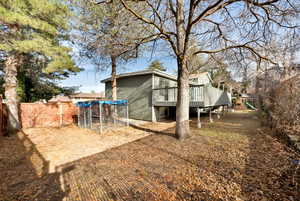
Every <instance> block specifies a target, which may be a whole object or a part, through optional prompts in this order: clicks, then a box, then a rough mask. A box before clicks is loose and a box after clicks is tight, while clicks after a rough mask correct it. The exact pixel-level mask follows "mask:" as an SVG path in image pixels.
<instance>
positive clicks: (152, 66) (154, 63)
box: [148, 60, 167, 71]
mask: <svg viewBox="0 0 300 201" xmlns="http://www.w3.org/2000/svg"><path fill="white" fill-rule="evenodd" d="M148 69H149V70H160V71H166V70H167V69H166V68H165V67H164V66H163V64H162V63H161V62H160V61H159V60H154V61H152V62H151V64H150V65H149V66H148Z"/></svg>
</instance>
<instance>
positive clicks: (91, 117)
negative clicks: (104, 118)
mask: <svg viewBox="0 0 300 201" xmlns="http://www.w3.org/2000/svg"><path fill="white" fill-rule="evenodd" d="M92 113H93V112H92V104H91V105H90V128H91V129H92V127H93V114H92Z"/></svg>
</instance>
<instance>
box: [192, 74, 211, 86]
mask: <svg viewBox="0 0 300 201" xmlns="http://www.w3.org/2000/svg"><path fill="white" fill-rule="evenodd" d="M190 81H192V82H193V83H197V84H203V85H207V84H212V79H211V77H210V74H209V73H208V72H203V73H195V74H191V75H190Z"/></svg>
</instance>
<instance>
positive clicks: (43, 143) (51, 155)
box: [23, 123, 174, 173]
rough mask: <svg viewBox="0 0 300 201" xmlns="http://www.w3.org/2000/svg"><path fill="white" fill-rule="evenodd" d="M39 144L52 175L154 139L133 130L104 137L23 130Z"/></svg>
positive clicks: (88, 132)
mask: <svg viewBox="0 0 300 201" xmlns="http://www.w3.org/2000/svg"><path fill="white" fill-rule="evenodd" d="M152 125H153V124H152V123H147V124H143V125H140V126H139V128H147V127H148V128H149V127H152ZM173 126H174V123H156V124H155V127H156V130H157V131H161V130H164V129H167V128H169V127H173ZM23 131H24V133H25V135H26V136H27V137H28V138H29V140H31V142H32V143H33V144H35V146H36V149H37V150H38V151H39V152H40V153H41V155H42V156H43V157H44V159H45V160H46V161H48V162H49V173H53V172H55V171H56V168H57V167H59V166H60V165H63V164H66V163H68V162H71V161H76V160H78V159H80V158H83V157H87V156H90V155H93V154H96V153H99V152H103V151H105V150H108V149H111V148H113V147H117V146H120V145H122V144H126V143H129V142H132V141H134V140H137V139H140V138H143V137H145V136H148V135H150V134H151V133H150V132H146V131H143V130H140V129H137V128H133V127H126V126H124V127H121V128H119V129H115V130H109V131H106V132H104V133H102V134H100V133H97V131H93V130H90V129H82V128H78V127H77V126H68V127H63V128H30V129H24V130H23Z"/></svg>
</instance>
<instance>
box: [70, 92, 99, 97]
mask: <svg viewBox="0 0 300 201" xmlns="http://www.w3.org/2000/svg"><path fill="white" fill-rule="evenodd" d="M70 97H71V98H103V97H104V94H103V93H77V94H73V95H71V96H70Z"/></svg>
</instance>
